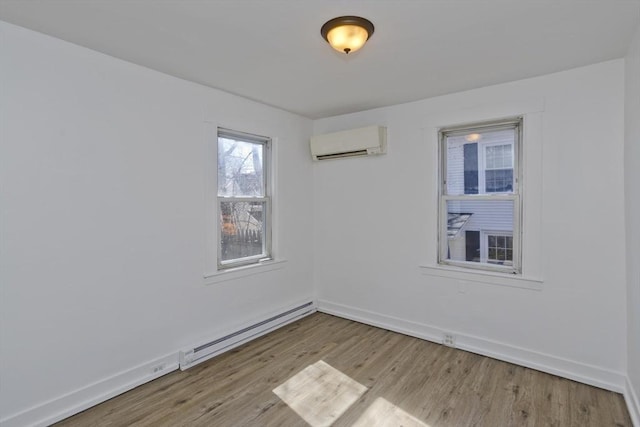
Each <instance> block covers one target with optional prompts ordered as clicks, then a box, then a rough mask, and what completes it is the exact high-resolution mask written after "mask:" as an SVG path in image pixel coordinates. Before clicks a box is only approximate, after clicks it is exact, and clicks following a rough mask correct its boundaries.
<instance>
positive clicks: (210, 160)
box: [202, 120, 287, 285]
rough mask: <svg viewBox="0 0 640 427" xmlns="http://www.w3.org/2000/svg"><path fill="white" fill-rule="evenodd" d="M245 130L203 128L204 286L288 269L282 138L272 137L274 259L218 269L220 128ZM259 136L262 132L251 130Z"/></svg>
mask: <svg viewBox="0 0 640 427" xmlns="http://www.w3.org/2000/svg"><path fill="white" fill-rule="evenodd" d="M237 127H241V126H237V125H235V126H223V125H221V124H219V123H218V122H214V121H209V120H205V121H204V126H203V142H204V143H203V151H202V159H203V170H204V175H203V179H204V184H203V189H204V191H205V194H204V200H205V210H204V214H205V223H204V265H203V267H204V268H203V271H204V273H203V284H204V285H211V284H215V283H219V282H224V281H228V280H235V279H239V278H242V277H247V276H253V275H256V274H262V273H266V272H269V271H273V270H279V269H282V268H285V267H286V263H287V259H286V258H284V257H283V251H282V248H280V238H279V229H280V228H279V209H278V208H279V204H278V191H277V188H278V137H276V136H272V137H271V158H270V160H271V165H270V166H271V169H270V187H271V188H270V189H271V257H270V259H267V260H261V261H258V262H257V263H253V264H247V265H242V266H237V267H230V268H226V269H222V270H220V269H218V266H217V259H218V240H219V239H218V231H217V230H218V229H219V227H218V224H217V222H218V217H217V215H218V182H217V181H218V172H217V171H218V128H224V129H233V128H237ZM250 131H251V132H252V134H255V135H259V134H262V133H268V132H260V130H254V129H251V130H250Z"/></svg>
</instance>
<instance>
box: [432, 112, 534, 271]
mask: <svg viewBox="0 0 640 427" xmlns="http://www.w3.org/2000/svg"><path fill="white" fill-rule="evenodd" d="M521 131H522V121H521V120H520V119H512V120H504V121H498V122H489V123H480V124H473V125H468V126H458V127H452V128H445V129H441V130H440V162H441V167H440V215H439V217H440V220H439V263H440V264H449V265H456V266H460V267H469V268H479V269H486V270H497V271H502V272H507V273H520V272H521V269H520V265H521V262H520V247H521V241H520V230H521V219H520V211H521V208H520V207H521V194H520V188H521V182H520V181H521V180H520V178H519V170H520V168H519V165H520V160H519V153H520V152H521V150H520V141H521Z"/></svg>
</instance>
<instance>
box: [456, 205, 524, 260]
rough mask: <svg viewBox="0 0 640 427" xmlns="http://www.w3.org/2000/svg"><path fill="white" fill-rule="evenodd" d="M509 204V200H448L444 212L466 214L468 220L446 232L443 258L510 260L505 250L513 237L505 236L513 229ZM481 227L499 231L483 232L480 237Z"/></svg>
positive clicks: (509, 246)
mask: <svg viewBox="0 0 640 427" xmlns="http://www.w3.org/2000/svg"><path fill="white" fill-rule="evenodd" d="M513 204H514V202H513V201H510V200H448V201H447V213H448V215H449V216H451V217H457V216H461V215H464V216H468V220H467V221H466V222H465V223H464V226H463V227H462V228H461V229H460V230H458V231H457V232H455V233H447V236H448V237H447V253H446V256H445V259H449V260H453V261H472V262H478V263H490V260H496V261H497V260H499V259H501V260H502V262H505V261H507V260H512V259H513V257H512V255H510V254H511V253H512V252H507V249H509V250H512V249H513V239H512V237H508V234H512V233H513V221H514V217H513V212H514V210H513ZM458 225H459V224H456V226H458ZM482 230H493V231H496V232H499V233H500V234H498V233H496V234H494V235H491V234H485V236H486V237H483V238H480V237H479V236H480V231H482ZM447 231H449V230H447ZM483 245H484V247H483ZM481 254H484V255H481ZM483 256H484V257H485V259H484V260H483V258H482V257H483ZM494 263H495V262H494Z"/></svg>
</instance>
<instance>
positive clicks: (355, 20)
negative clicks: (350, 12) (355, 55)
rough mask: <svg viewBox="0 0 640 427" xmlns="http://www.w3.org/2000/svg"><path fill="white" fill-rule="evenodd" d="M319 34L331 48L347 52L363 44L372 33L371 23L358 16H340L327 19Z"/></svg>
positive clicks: (353, 50)
mask: <svg viewBox="0 0 640 427" xmlns="http://www.w3.org/2000/svg"><path fill="white" fill-rule="evenodd" d="M320 34H322V37H324V39H325V40H326V41H327V42H329V44H330V45H331V47H332V48H334V49H335V50H337V51H338V52H344V53H346V54H349V53H351V52H355V51H356V50H358V49H360V48H361V47H362V46H364V44H365V43H366V42H367V40H368V39H369V37H371V35H372V34H373V24H372V23H371V21H369V20H368V19H364V18H360V17H359V16H340V17H338V18H333V19H332V20H330V21H327V22H326V23H325V24H324V25H323V26H322V28H321V29H320Z"/></svg>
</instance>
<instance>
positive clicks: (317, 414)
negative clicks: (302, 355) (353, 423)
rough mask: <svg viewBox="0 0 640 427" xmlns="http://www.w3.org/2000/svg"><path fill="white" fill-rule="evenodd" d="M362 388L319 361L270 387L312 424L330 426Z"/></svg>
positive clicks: (354, 399) (363, 391)
mask: <svg viewBox="0 0 640 427" xmlns="http://www.w3.org/2000/svg"><path fill="white" fill-rule="evenodd" d="M366 391H367V387H365V386H363V385H362V384H360V383H359V382H357V381H355V380H353V379H351V378H350V377H348V376H347V375H345V374H343V373H342V372H340V371H338V370H337V369H335V368H333V367H332V366H330V365H329V364H327V363H325V362H323V361H322V360H319V361H318V362H316V363H314V364H313V365H309V366H307V367H306V368H304V369H303V370H302V371H300V372H299V373H297V374H296V375H294V376H293V377H291V378H289V379H288V380H287V381H285V382H284V383H282V384H281V385H279V386H278V387H276V388H275V389H273V392H274V393H275V394H276V395H277V396H278V397H279V398H280V399H282V401H284V402H285V403H286V404H287V405H289V407H290V408H291V409H293V410H294V411H295V412H296V413H297V414H298V415H299V416H300V417H302V419H304V420H305V421H306V422H307V423H309V424H310V425H311V426H312V427H324V426H330V425H331V424H333V423H334V422H335V421H336V420H337V419H338V418H339V417H340V415H342V414H343V413H344V412H345V411H346V410H347V409H349V407H350V406H351V405H353V404H354V403H355V402H356V400H358V399H359V398H360V396H362V395H363V394H364V393H365V392H366ZM362 425H365V424H362ZM423 426H424V424H423Z"/></svg>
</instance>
